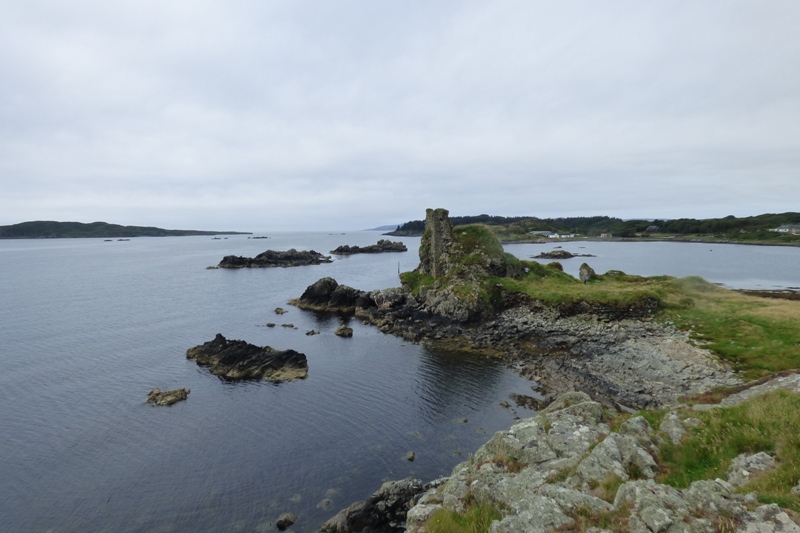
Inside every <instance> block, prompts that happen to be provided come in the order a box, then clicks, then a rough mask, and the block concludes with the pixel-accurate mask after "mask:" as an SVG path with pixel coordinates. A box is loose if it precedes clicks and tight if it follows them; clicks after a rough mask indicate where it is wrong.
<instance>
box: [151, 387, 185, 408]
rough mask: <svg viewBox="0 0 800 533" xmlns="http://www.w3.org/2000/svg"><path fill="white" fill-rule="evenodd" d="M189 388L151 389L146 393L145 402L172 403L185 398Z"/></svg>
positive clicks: (155, 403)
mask: <svg viewBox="0 0 800 533" xmlns="http://www.w3.org/2000/svg"><path fill="white" fill-rule="evenodd" d="M189 392H190V391H189V389H175V390H165V391H162V390H161V389H153V390H152V391H150V394H148V395H147V403H152V404H154V405H172V404H173V403H177V402H180V401H183V400H185V399H186V398H187V397H188V396H189Z"/></svg>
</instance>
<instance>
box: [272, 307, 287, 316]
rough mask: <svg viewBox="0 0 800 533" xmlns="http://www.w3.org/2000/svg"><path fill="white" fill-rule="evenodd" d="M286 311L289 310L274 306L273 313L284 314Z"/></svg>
mask: <svg viewBox="0 0 800 533" xmlns="http://www.w3.org/2000/svg"><path fill="white" fill-rule="evenodd" d="M288 312H289V311H287V310H286V309H284V308H283V307H276V308H275V314H276V315H285V314H286V313H288Z"/></svg>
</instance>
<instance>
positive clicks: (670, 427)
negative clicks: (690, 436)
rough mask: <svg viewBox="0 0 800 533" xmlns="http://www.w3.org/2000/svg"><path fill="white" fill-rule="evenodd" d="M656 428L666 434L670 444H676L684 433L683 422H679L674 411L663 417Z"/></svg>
mask: <svg viewBox="0 0 800 533" xmlns="http://www.w3.org/2000/svg"><path fill="white" fill-rule="evenodd" d="M658 429H659V431H661V432H662V433H664V434H665V435H666V436H667V438H668V439H669V440H670V441H671V442H672V444H678V443H679V442H680V441H681V439H682V438H683V435H684V434H685V433H686V429H685V428H684V427H683V422H681V419H680V417H679V416H678V413H676V412H674V411H672V412H671V413H668V414H667V416H665V417H664V419H663V420H662V421H661V425H660V426H659V427H658Z"/></svg>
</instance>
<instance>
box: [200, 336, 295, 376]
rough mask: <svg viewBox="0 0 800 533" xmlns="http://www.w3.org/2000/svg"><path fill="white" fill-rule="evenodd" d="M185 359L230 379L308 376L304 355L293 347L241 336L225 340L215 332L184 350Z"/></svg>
mask: <svg viewBox="0 0 800 533" xmlns="http://www.w3.org/2000/svg"><path fill="white" fill-rule="evenodd" d="M186 358H187V359H194V360H195V361H196V362H197V364H198V365H201V366H208V367H210V371H211V373H212V374H216V375H218V376H220V377H222V378H225V379H230V380H243V379H263V380H267V381H274V382H281V381H293V380H295V379H305V378H306V377H308V362H307V360H306V356H305V355H304V354H302V353H299V352H296V351H294V350H276V349H274V348H271V347H269V346H255V345H253V344H249V343H247V342H245V341H241V340H228V339H226V338H225V337H223V336H222V335H221V334H219V333H217V335H216V337H215V338H214V340H212V341H208V342H206V343H204V344H201V345H199V346H195V347H194V348H190V349H188V350H187V351H186Z"/></svg>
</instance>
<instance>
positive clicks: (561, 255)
mask: <svg viewBox="0 0 800 533" xmlns="http://www.w3.org/2000/svg"><path fill="white" fill-rule="evenodd" d="M573 257H595V256H594V255H592V254H573V253H572V252H568V251H566V250H553V251H551V252H542V253H540V254H539V255H537V256H534V259H557V260H561V259H572V258H573Z"/></svg>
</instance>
